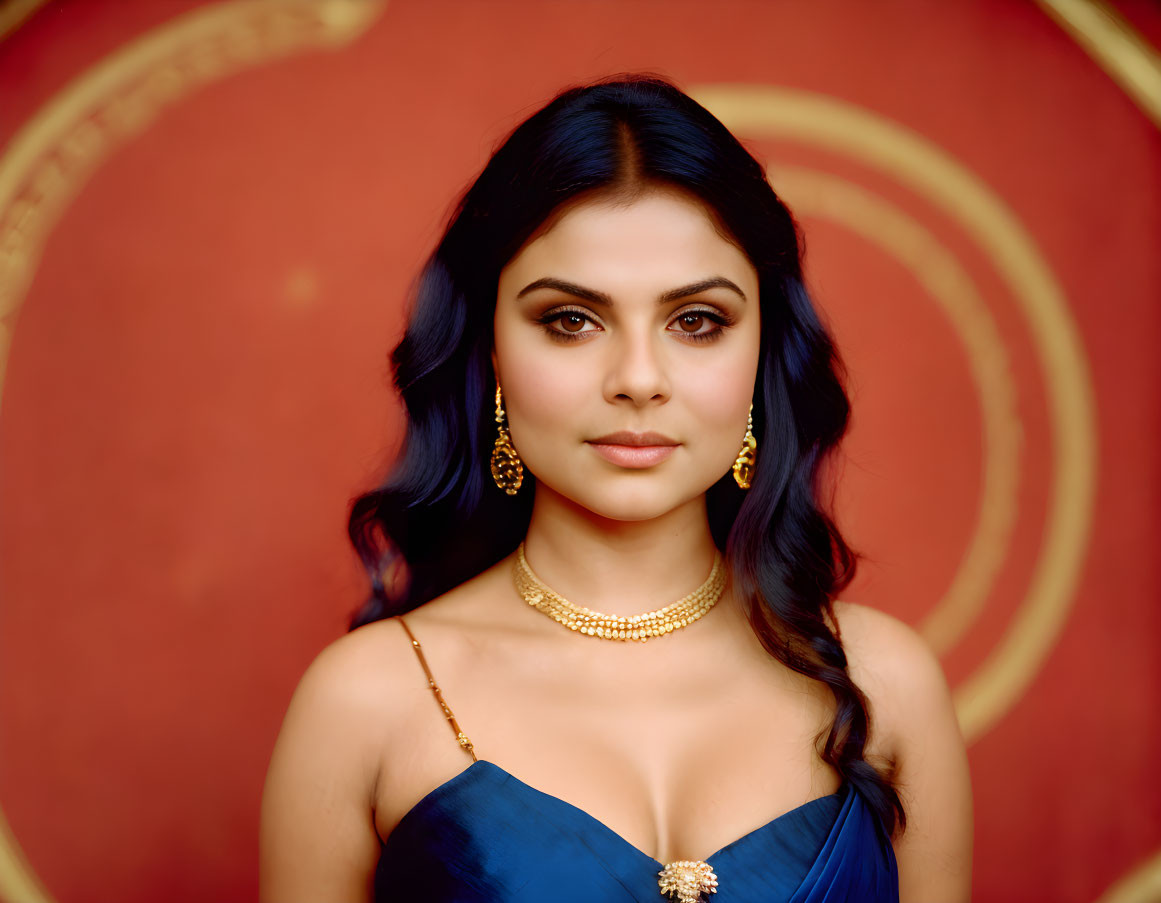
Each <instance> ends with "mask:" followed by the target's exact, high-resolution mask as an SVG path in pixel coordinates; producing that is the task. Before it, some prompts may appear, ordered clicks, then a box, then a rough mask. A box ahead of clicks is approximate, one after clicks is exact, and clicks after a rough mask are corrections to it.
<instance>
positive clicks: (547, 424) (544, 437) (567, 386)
mask: <svg viewBox="0 0 1161 903" xmlns="http://www.w3.org/2000/svg"><path fill="white" fill-rule="evenodd" d="M506 338H507V337H505V336H504V335H502V334H500V333H498V334H497V337H496V357H497V365H498V369H499V372H500V385H501V387H502V388H503V390H504V399H505V401H504V407H505V408H506V409H507V412H508V419H509V423H510V426H511V431H512V440H513V442H514V443H515V444H516V446H517V447H518V448H520V447H524V448H529V444H530V443H536V444H543V443H544V442H546V441H551V440H552V439H553V438H554V436H557V435H559V432H558V431H555V428H556V427H559V426H562V425H571V426H573V427H575V426H576V424H577V421H578V414H580V413H581V412H583V411H584V410H585V409H586V408H587V407H589V406H591V405H592V404H593V399H594V393H597V396H596V397H598V398H599V387H598V386H597V385H596V383H595V372H596V368H595V367H594V366H593V365H592V363H591V362H588V363H586V361H585V358H586V357H587V356H586V355H584V354H583V353H581V354H575V353H573V354H563V355H562V354H561V353H560V349H558V348H556V347H555V346H552V345H548V344H547V343H543V342H535V341H529V340H528V336H527V335H520V334H518V335H516V336H513V337H512V338H511V340H510V341H506V340H505V339H506ZM574 350H575V349H574ZM554 352H555V353H554Z"/></svg>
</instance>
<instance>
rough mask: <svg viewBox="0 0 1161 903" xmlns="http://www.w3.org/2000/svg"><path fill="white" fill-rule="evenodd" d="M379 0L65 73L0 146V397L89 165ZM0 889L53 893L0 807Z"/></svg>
mask: <svg viewBox="0 0 1161 903" xmlns="http://www.w3.org/2000/svg"><path fill="white" fill-rule="evenodd" d="M385 7H386V0H231V2H225V3H217V4H214V5H212V6H206V7H202V8H199V9H195V10H193V11H191V12H189V13H186V14H184V15H182V16H178V17H177V18H175V19H173V20H172V21H170V22H167V23H166V24H164V25H161V26H158V27H157V28H155V29H154V30H152V31H150V32H147V33H146V34H145V35H143V36H141V37H139V38H137V39H135V40H133V41H130V42H128V43H126V44H125V45H123V46H122V47H120V48H118V49H117V50H116V51H114V52H113V53H111V54H109V55H108V56H107V57H105V58H104V59H103V60H101V61H100V62H99V63H97V64H96V65H94V66H92V67H91V68H89V69H88V70H86V71H85V72H83V73H81V74H80V75H78V76H77V77H76V78H74V79H73V80H72V81H71V82H70V83H69V84H68V85H67V86H65V87H64V88H63V89H62V90H61V91H60V92H58V93H57V94H56V95H55V96H54V97H53V98H52V99H51V100H49V101H48V102H47V103H46V104H44V106H43V107H41V109H40V110H39V111H38V112H37V113H36V114H35V115H34V116H33V117H32V118H31V119H30V120H29V121H28V122H27V123H26V124H25V125H24V126H23V127H22V128H21V129H20V131H19V132H17V133H16V135H15V136H14V137H13V138H12V140H11V141H10V142H9V144H8V146H7V147H6V148H5V150H4V154H3V156H2V157H0V397H2V395H3V384H4V373H5V369H6V367H7V362H8V349H9V347H10V344H11V340H12V334H13V331H14V330H13V326H14V321H15V318H16V314H17V311H18V309H19V307H20V304H21V302H22V301H23V298H24V294H25V292H26V291H27V288H28V285H29V284H30V282H31V279H32V277H33V275H34V272H35V269H36V266H37V264H38V263H39V260H40V254H41V249H42V247H43V244H44V241H45V239H46V238H47V236H48V233H49V232H50V231H51V229H52V228H53V227H54V226H55V225H56V223H57V221H58V220H59V218H60V216H61V214H62V213H63V212H64V210H65V209H66V208H67V206H68V204H69V202H70V201H71V200H72V198H73V197H75V196H76V194H77V193H78V192H79V191H80V190H81V188H83V186H84V184H85V181H86V180H87V179H88V177H89V176H90V175H91V174H92V173H93V172H94V171H95V170H96V169H97V167H98V166H100V164H101V163H102V162H103V161H104V160H105V159H106V158H108V157H109V156H110V155H111V154H112V153H114V152H115V151H116V150H117V149H118V148H119V147H121V146H122V145H123V144H124V143H125V142H126V141H128V140H129V139H130V138H132V137H133V136H134V135H137V134H139V133H141V132H142V131H144V130H145V129H146V128H148V127H149V125H151V124H152V123H153V122H154V121H155V119H156V118H157V116H158V115H159V114H160V112H161V111H162V110H163V109H164V108H165V107H167V106H169V105H171V104H173V103H175V102H176V101H177V100H179V99H181V98H183V97H185V96H187V95H188V94H189V93H190V91H192V90H194V89H195V88H197V87H200V86H201V85H203V84H206V83H209V82H211V81H214V80H217V79H220V78H224V77H225V76H227V75H231V74H233V73H235V72H238V71H241V70H242V69H244V68H247V67H250V66H256V65H262V64H266V63H269V62H271V61H272V60H275V59H278V58H281V57H284V56H287V55H289V54H292V53H296V52H299V51H302V50H307V49H311V48H323V49H340V48H342V47H344V46H346V45H347V44H349V43H351V42H352V41H353V40H355V39H356V38H357V37H358V36H359V35H361V34H362V33H363V32H365V31H366V30H367V29H368V28H369V27H370V25H371V24H372V23H373V22H374V21H375V20H376V19H377V18H378V17H379V16H380V15H381V13H382V12H383V10H384V9H385ZM0 898H3V899H4V900H5V901H7V903H52V896H51V895H50V894H49V892H48V889H47V888H46V887H45V886H44V885H43V883H41V881H40V879H39V878H38V877H37V875H36V873H35V871H34V870H33V868H32V865H31V864H30V863H29V862H28V859H27V857H26V856H25V855H24V852H23V851H22V850H21V849H20V845H19V843H18V842H17V841H16V838H15V837H14V836H13V834H12V830H11V827H10V826H9V824H8V822H7V820H6V819H5V817H4V813H3V811H2V810H0Z"/></svg>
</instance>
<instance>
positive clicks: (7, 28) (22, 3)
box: [0, 0, 44, 41]
mask: <svg viewBox="0 0 1161 903" xmlns="http://www.w3.org/2000/svg"><path fill="white" fill-rule="evenodd" d="M42 6H44V0H8V2H7V3H4V4H3V5H0V41H3V40H4V39H5V38H7V37H8V36H9V35H10V34H12V32H14V31H16V29H18V28H19V27H20V26H21V25H23V24H24V23H25V22H26V21H27V20H28V19H30V18H31V17H32V14H33V13H34V12H36V11H37V10H38V9H40V7H42Z"/></svg>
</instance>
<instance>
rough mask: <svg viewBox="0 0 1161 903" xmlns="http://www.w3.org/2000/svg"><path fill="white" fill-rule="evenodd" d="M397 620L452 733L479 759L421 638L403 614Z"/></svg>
mask: <svg viewBox="0 0 1161 903" xmlns="http://www.w3.org/2000/svg"><path fill="white" fill-rule="evenodd" d="M395 620H396V621H398V622H399V626H400V627H402V628H403V630H404V632H405V633H406V634H407V636H408V637H409V638H410V639H411V648H412V649H414V650H415V654H416V656H418V657H419V664H420V666H422V668H423V673H424V674H426V675H427V685H428V686H429V687H431V692H432V693H434V694H435V701H436V702H438V703H439V707H440V708H441V709H443V713H444V715H445V716H447V720H448V723H449V724H450V725H451V729H452V733H454V734H455V735H456V742H457V743H459V745H460V748H461V749H463V750H464V751H465V752H467V754H468V755H469V756H471V757H472V761H473V762H475V761H477V759H476V751H475V750H474V749H473V748H472V741H471V740H469V739H468V735H467V734H465V733H464V732H463V731H462V730H460V726H459V724H457V723H456V716H455V715H453V714H452V710H451V709H450V708H448V705H447V703H446V702H444V701H443V693H441V692H440V691H439V687H437V686H436V685H435V678H434V677H433V676H432V673H431V668H429V667H428V666H427V659H426V658H424V657H423V648H422V647H421V646H420V645H419V640H417V639H416V638H415V634H413V633H412V632H411V628H410V627H408V626H407V622H406V621H404V620H403V618H402V617H401V616H399V615H396V616H395Z"/></svg>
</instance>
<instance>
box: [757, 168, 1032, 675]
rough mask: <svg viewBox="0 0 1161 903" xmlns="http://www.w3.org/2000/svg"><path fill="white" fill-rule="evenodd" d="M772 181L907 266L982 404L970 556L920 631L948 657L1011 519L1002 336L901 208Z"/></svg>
mask: <svg viewBox="0 0 1161 903" xmlns="http://www.w3.org/2000/svg"><path fill="white" fill-rule="evenodd" d="M775 180H776V182H777V187H778V190H779V192H780V193H781V194H782V195H783V197H785V198H786V199H787V200H788V201H790V202H791V207H792V208H793V210H794V211H795V213H796V214H803V213H806V214H813V215H815V216H819V217H822V218H824V219H828V220H831V221H834V222H837V223H839V224H840V225H843V226H845V227H847V228H848V229H851V230H852V231H854V232H856V233H857V234H859V235H861V236H862V237H863V238H864V239H866V240H867V241H869V242H871V243H872V244H874V245H876V246H878V247H879V248H881V249H882V250H884V251H886V252H887V253H888V254H890V255H891V256H892V257H894V258H895V259H896V260H898V261H899V262H900V263H901V264H903V266H905V267H906V268H907V269H908V270H910V271H911V273H912V274H913V275H914V276H915V277H916V278H917V279H918V281H919V282H920V284H921V285H922V286H923V287H924V288H925V289H926V290H927V291H928V293H929V294H930V295H931V297H932V298H934V299H935V301H936V302H937V303H938V304H939V306H940V308H941V309H942V310H943V312H944V314H945V315H946V316H947V318H948V320H949V321H950V322H951V324H952V327H953V328H954V329H955V332H956V334H957V335H958V337H959V339H960V341H961V342H962V343H963V348H964V352H965V356H966V357H967V361H968V367H969V372H970V374H971V377H972V380H973V382H974V383H975V386H976V390H977V399H978V401H979V405H980V415H981V421H982V422H983V440H984V441H983V451H984V460H983V468H982V474H981V480H982V492H981V494H980V503H979V509H978V512H977V516H976V523H975V528H974V529H973V531H972V535H971V539H970V540H969V542H968V545H967V551H966V552H965V553H964V556H963V558H962V560H961V562H960V565H959V567H958V568H957V569H956V573H955V575H954V576H953V578H952V581H951V584H950V586H949V587H948V589H947V591H946V592H945V593H944V595H943V597H942V598H941V599H940V600H939V602H938V603H937V604H936V605H935V607H934V609H933V610H932V611H930V612H929V613H928V614H927V615H926V616H925V618H924V620H923V623H922V624H921V626H920V632H921V633H923V635H924V636H925V637H926V638H927V640H928V642H930V643H931V645H932V647H933V648H934V649H935V651H936V652H938V653H944V652H946V651H947V650H949V649H950V648H951V647H952V646H953V645H954V644H955V642H956V641H957V640H958V639H959V638H960V637H961V636H962V635H963V634H964V633H965V632H966V631H967V630H968V629H969V628H970V627H971V626H972V624H973V623H974V621H975V620H976V619H977V618H978V617H979V615H980V614H981V613H982V612H983V610H984V607H985V605H986V603H987V597H988V592H989V590H990V589H991V586H992V583H993V582H994V580H995V577H996V574H997V572H998V571H999V569H1000V567H1001V565H1002V564H1003V561H1004V557H1005V554H1006V551H1005V550H1006V547H1007V545H1008V541H1009V539H1010V538H1011V534H1012V529H1013V527H1014V525H1015V521H1016V513H1017V497H1016V492H1017V485H1018V482H1019V460H1020V439H1021V435H1022V430H1021V426H1020V421H1019V418H1018V416H1017V413H1016V411H1017V405H1016V388H1015V385H1014V383H1013V380H1012V377H1011V374H1010V371H1009V369H1008V359H1007V355H1006V354H1005V353H1004V350H1003V343H1002V341H1001V338H1000V333H999V330H998V328H997V327H996V324H995V321H994V320H993V319H992V315H991V312H990V311H989V310H988V307H987V305H986V304H985V303H984V299H983V298H982V297H981V296H980V293H979V290H978V289H977V288H976V286H975V284H974V283H973V282H972V279H971V276H969V275H968V273H967V271H966V270H965V269H964V268H963V267H962V266H960V264H959V261H958V260H957V259H956V257H955V255H954V254H952V252H951V251H950V250H949V249H948V248H947V247H946V246H945V245H944V244H942V243H941V242H940V241H939V240H938V239H936V237H935V236H934V235H933V234H932V233H931V232H930V231H929V230H928V229H926V228H925V227H924V226H923V225H922V224H920V223H919V222H918V221H917V220H915V219H914V218H912V217H910V216H908V215H907V214H906V213H904V212H903V211H902V210H900V209H899V208H898V207H896V206H894V205H893V204H890V203H889V202H888V201H886V200H885V199H884V198H881V197H879V196H878V195H875V194H873V193H872V192H870V191H868V190H867V189H865V188H862V187H861V186H858V185H855V184H854V183H852V182H849V181H847V180H846V179H843V178H840V177H839V176H835V175H832V174H829V173H822V172H818V171H815V170H810V169H802V168H798V167H778V169H777V173H776V176H775Z"/></svg>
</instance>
